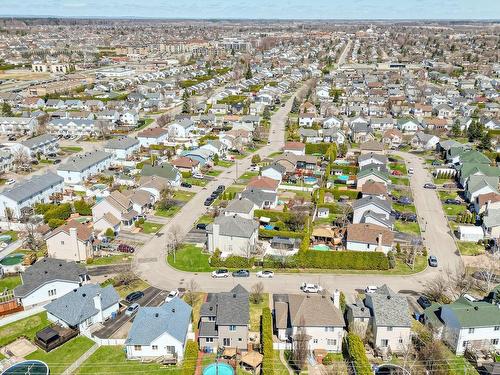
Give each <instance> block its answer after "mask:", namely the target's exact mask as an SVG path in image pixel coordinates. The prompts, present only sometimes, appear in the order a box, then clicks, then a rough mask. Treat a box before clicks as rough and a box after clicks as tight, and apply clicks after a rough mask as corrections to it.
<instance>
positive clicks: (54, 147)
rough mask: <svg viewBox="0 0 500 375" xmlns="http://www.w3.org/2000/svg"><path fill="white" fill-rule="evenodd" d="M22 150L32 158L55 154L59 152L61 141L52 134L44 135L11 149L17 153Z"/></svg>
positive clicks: (16, 144)
mask: <svg viewBox="0 0 500 375" xmlns="http://www.w3.org/2000/svg"><path fill="white" fill-rule="evenodd" d="M18 148H20V149H22V150H23V152H25V153H26V154H27V155H29V156H30V157H36V156H37V155H39V154H41V155H47V154H53V153H56V152H58V151H59V140H58V139H57V138H56V137H54V136H53V135H50V134H42V135H39V136H36V137H33V138H29V139H27V140H25V141H22V142H19V143H15V144H14V145H13V146H12V147H11V149H12V151H13V152H16V151H17V149H18Z"/></svg>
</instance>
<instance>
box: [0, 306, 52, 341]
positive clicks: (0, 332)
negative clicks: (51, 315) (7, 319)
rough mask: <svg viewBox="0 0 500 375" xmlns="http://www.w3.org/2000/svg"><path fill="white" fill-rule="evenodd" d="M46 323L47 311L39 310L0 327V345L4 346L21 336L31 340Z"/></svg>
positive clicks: (47, 323)
mask: <svg viewBox="0 0 500 375" xmlns="http://www.w3.org/2000/svg"><path fill="white" fill-rule="evenodd" d="M48 325H49V322H48V320H47V313H46V312H41V313H39V314H36V315H32V316H30V317H27V318H24V319H21V320H18V321H17V322H14V323H10V324H7V325H5V326H3V327H0V346H5V345H7V344H9V343H11V342H12V341H15V340H16V339H17V338H18V337H21V336H26V337H27V338H29V339H31V340H32V339H33V338H34V337H35V334H36V333H37V332H38V331H40V330H42V329H43V328H45V327H47V326H48Z"/></svg>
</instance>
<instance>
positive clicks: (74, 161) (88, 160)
mask: <svg viewBox="0 0 500 375" xmlns="http://www.w3.org/2000/svg"><path fill="white" fill-rule="evenodd" d="M106 159H111V154H108V153H107V152H104V151H99V150H96V151H92V152H86V153H84V154H79V155H76V156H74V157H72V158H70V159H68V160H67V161H66V163H64V164H61V165H60V166H59V167H58V168H57V170H58V171H70V172H83V171H85V170H86V169H89V168H91V167H93V166H94V165H97V164H99V163H101V162H103V161H104V160H106Z"/></svg>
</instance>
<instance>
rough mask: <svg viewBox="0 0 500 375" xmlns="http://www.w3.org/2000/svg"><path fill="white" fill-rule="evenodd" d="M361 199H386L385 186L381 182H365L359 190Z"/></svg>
mask: <svg viewBox="0 0 500 375" xmlns="http://www.w3.org/2000/svg"><path fill="white" fill-rule="evenodd" d="M361 194H362V198H366V197H377V198H379V199H387V186H385V185H384V184H383V183H381V182H375V181H372V180H370V181H367V182H365V183H364V184H363V188H362V189H361Z"/></svg>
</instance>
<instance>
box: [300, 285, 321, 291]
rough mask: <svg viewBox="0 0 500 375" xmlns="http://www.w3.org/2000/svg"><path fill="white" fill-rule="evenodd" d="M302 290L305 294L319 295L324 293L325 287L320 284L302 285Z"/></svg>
mask: <svg viewBox="0 0 500 375" xmlns="http://www.w3.org/2000/svg"><path fill="white" fill-rule="evenodd" d="M300 290H302V291H303V292H304V293H319V292H322V291H323V287H322V286H321V285H318V284H309V283H302V285H301V286H300Z"/></svg>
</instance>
